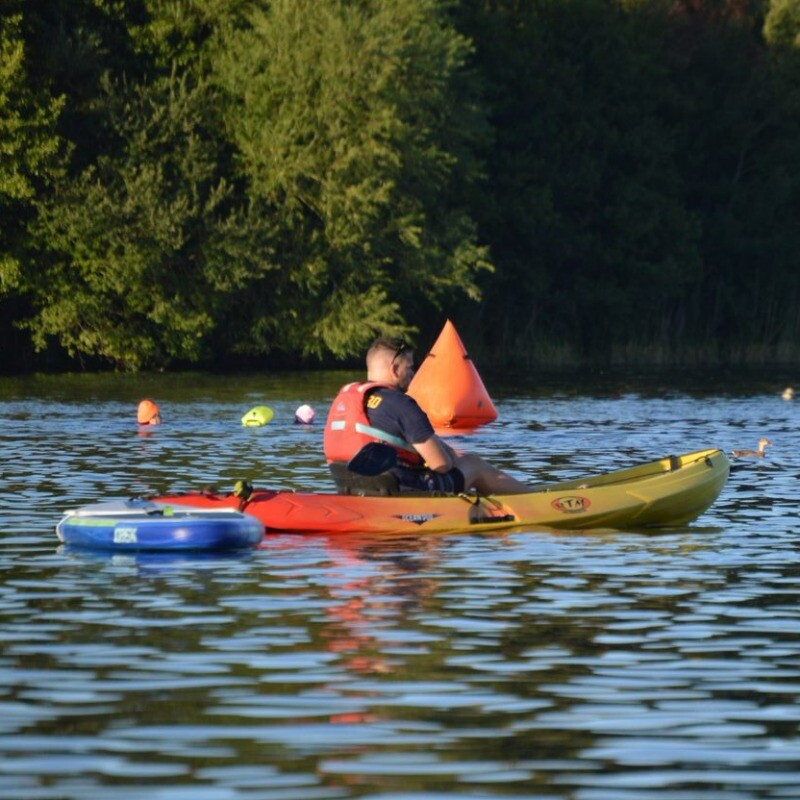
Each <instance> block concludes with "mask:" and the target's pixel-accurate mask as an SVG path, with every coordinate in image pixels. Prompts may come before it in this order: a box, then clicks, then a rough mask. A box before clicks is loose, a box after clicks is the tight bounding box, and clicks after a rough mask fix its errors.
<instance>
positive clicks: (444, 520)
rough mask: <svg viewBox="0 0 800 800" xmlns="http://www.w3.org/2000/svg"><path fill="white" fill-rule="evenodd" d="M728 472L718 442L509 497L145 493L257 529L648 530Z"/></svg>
mask: <svg viewBox="0 0 800 800" xmlns="http://www.w3.org/2000/svg"><path fill="white" fill-rule="evenodd" d="M729 472H730V462H729V461H728V458H727V456H726V455H725V453H723V452H722V451H721V450H716V449H713V450H699V451H697V452H693V453H687V454H685V455H679V456H667V457H666V458H662V459H659V460H657V461H652V462H649V463H647V464H642V465H639V466H635V467H631V468H628V469H622V470H617V471H615V472H609V473H605V474H601V475H596V476H589V477H583V478H576V479H574V480H568V481H561V482H557V483H544V484H540V485H538V486H532V487H531V491H530V492H529V493H526V494H518V495H496V496H488V497H483V496H478V495H475V494H463V495H432V494H406V493H401V494H398V495H391V496H380V497H375V496H371V497H369V496H368V497H365V496H360V495H348V494H310V493H302V492H291V491H275V490H269V489H254V490H253V491H252V493H250V494H249V496H248V497H247V498H246V499H245V498H243V497H241V496H237V495H235V494H233V493H231V494H224V495H223V494H217V493H215V492H211V491H206V492H196V493H184V494H174V495H167V496H163V497H158V498H154V499H156V500H158V501H159V502H166V503H170V504H172V505H180V504H185V505H190V506H195V507H202V508H210V509H225V508H228V509H236V510H238V511H241V512H243V513H245V514H250V515H252V516H254V517H256V518H257V519H258V520H260V521H261V522H262V523H263V525H264V526H265V528H266V530H267V532H271V531H274V532H285V533H404V532H405V533H407V532H414V533H420V532H425V533H452V532H459V531H468V530H505V529H510V528H519V527H525V528H567V529H587V528H613V529H626V528H627V529H630V528H636V529H638V528H649V527H658V526H668V525H681V524H684V523H686V522H690V521H691V520H693V519H696V518H697V517H698V516H700V514H702V513H703V512H704V511H705V510H706V509H707V508H708V507H709V506H710V505H711V504H712V503H713V502H714V500H716V498H717V497H718V496H719V493H720V492H721V491H722V488H723V486H724V485H725V481H726V480H727V479H728V474H729Z"/></svg>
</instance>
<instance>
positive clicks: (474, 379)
mask: <svg viewBox="0 0 800 800" xmlns="http://www.w3.org/2000/svg"><path fill="white" fill-rule="evenodd" d="M408 394H409V395H410V396H411V397H413V398H414V399H415V400H416V401H417V402H418V403H419V405H420V406H421V408H422V410H423V411H424V412H425V413H426V414H427V415H428V418H429V419H430V421H431V424H432V425H433V426H434V427H443V428H477V427H478V426H479V425H485V424H486V423H487V422H492V421H493V420H496V419H497V409H496V408H495V407H494V403H492V401H491V399H490V398H489V394H488V392H487V391H486V387H485V386H484V385H483V381H482V380H481V376H480V375H478V370H477V369H475V365H474V364H473V363H472V359H471V358H470V357H469V356H468V355H467V351H466V348H465V347H464V343H463V342H462V341H461V337H460V336H459V335H458V333H457V332H456V329H455V327H454V326H453V323H452V322H450V320H447V322H446V323H445V325H444V328H442V332H441V333H440V334H439V338H438V339H437V340H436V342H435V343H434V345H433V347H432V348H431V351H430V353H428V355H427V356H426V358H425V360H424V361H423V362H422V364H421V365H420V368H419V370H418V371H417V374H416V375H415V376H414V379H413V380H412V381H411V384H410V385H409V387H408Z"/></svg>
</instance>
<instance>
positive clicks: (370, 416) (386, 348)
mask: <svg viewBox="0 0 800 800" xmlns="http://www.w3.org/2000/svg"><path fill="white" fill-rule="evenodd" d="M413 375H414V351H413V350H412V349H411V347H410V346H409V345H408V344H407V343H406V342H404V341H403V340H401V339H390V338H384V337H381V338H379V339H376V340H375V341H374V342H373V343H372V345H371V346H370V348H369V350H368V351H367V380H366V382H365V383H350V384H347V385H346V386H343V387H342V389H341V390H340V391H339V394H338V395H337V396H336V398H335V399H334V401H333V404H332V405H331V410H330V412H329V414H328V421H327V423H326V424H325V434H324V447H325V457H326V458H327V460H328V463H329V464H332V463H343V462H349V461H350V459H351V458H353V456H355V455H356V454H357V453H359V452H360V451H361V450H362V448H363V447H364V446H365V445H367V444H369V443H371V442H381V443H384V444H386V445H389V446H391V447H392V448H394V449H395V451H396V463H395V464H394V466H391V469H390V471H391V472H392V474H393V475H394V476H395V477H396V478H397V482H398V486H399V488H400V489H405V490H411V491H430V492H447V493H453V494H458V493H460V492H463V491H466V490H468V489H472V488H474V489H476V490H477V491H478V492H480V493H481V494H523V493H525V492H530V491H531V487H530V486H527V485H526V484H524V483H521V482H520V481H518V480H516V479H515V478H512V477H511V476H510V475H508V474H506V473H505V472H501V471H500V470H498V469H495V468H494V467H492V466H491V465H490V464H488V463H487V462H486V461H484V460H483V459H482V458H481V457H480V456H476V455H474V454H472V453H461V452H459V451H456V450H453V448H452V447H450V446H449V445H447V444H445V442H443V441H442V440H441V439H440V438H439V436H437V435H436V433H435V432H434V430H433V426H432V425H431V423H430V420H429V419H428V416H427V414H426V413H425V412H424V411H423V410H422V409H421V408H420V407H419V405H418V404H417V402H416V400H414V399H413V398H412V397H409V396H408V395H407V394H406V390H407V389H408V385H409V384H410V383H411V378H412V377H413Z"/></svg>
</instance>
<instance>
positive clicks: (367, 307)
mask: <svg viewBox="0 0 800 800" xmlns="http://www.w3.org/2000/svg"><path fill="white" fill-rule="evenodd" d="M468 52H469V48H468V42H467V41H466V40H465V39H464V37H462V36H460V35H458V34H457V33H455V31H454V30H453V29H452V27H451V26H450V25H449V24H448V22H447V20H446V18H445V17H444V15H443V12H442V4H441V3H440V2H438V0H420V2H415V3H411V4H409V3H407V2H405V0H370V2H362V3H350V2H326V3H318V2H315V1H314V0H275V2H270V3H260V4H256V5H255V7H254V9H253V12H252V14H251V16H250V24H249V25H248V26H246V27H244V28H231V29H229V30H228V31H226V32H225V34H224V35H221V36H220V38H219V41H218V43H217V47H216V57H215V59H214V65H215V75H216V78H217V80H218V82H219V84H220V85H221V86H222V87H223V88H224V90H225V92H226V95H227V97H228V110H227V113H226V127H227V130H228V132H229V135H230V137H231V139H232V141H233V142H235V144H236V147H237V151H238V156H239V163H240V166H241V169H242V172H243V173H244V175H245V176H246V178H247V181H248V186H249V190H250V193H251V196H253V197H254V198H255V199H256V200H257V201H258V202H259V203H263V205H264V207H265V210H266V213H269V214H270V216H271V217H272V218H273V220H274V221H275V224H276V225H277V226H278V227H279V229H280V239H279V242H278V246H277V247H276V250H277V252H278V253H279V256H278V258H279V259H280V261H281V275H280V281H279V285H277V286H276V285H275V282H274V280H271V281H270V282H269V283H267V284H264V285H263V286H262V287H253V289H254V291H256V292H258V291H261V301H260V308H261V309H267V308H270V300H273V301H275V300H277V301H278V302H277V303H275V302H273V304H272V311H271V312H268V313H267V315H266V316H267V317H269V318H270V320H269V321H266V320H264V319H263V311H262V314H261V315H260V316H257V317H256V318H255V319H254V325H253V336H252V339H251V341H252V344H253V346H254V347H255V348H257V349H267V348H269V347H270V344H271V342H273V343H274V342H275V341H277V342H279V343H280V344H281V346H283V347H285V348H286V349H290V350H291V349H293V350H298V351H300V352H302V353H305V354H317V355H321V354H323V353H325V352H331V353H333V354H335V355H339V356H343V355H347V354H354V353H356V352H358V351H360V350H361V348H363V345H364V343H365V342H367V341H369V339H370V338H372V337H373V336H374V335H375V334H376V333H378V332H381V331H392V332H398V333H399V332H402V331H404V330H408V328H409V326H408V322H407V320H408V319H409V317H411V318H414V316H418V315H419V313H420V309H423V308H424V309H428V308H430V307H431V305H433V306H439V305H440V304H441V303H442V302H444V301H445V300H453V299H454V298H456V297H457V296H458V295H459V294H462V293H466V294H467V296H471V297H477V295H478V290H477V286H476V284H475V275H476V272H477V270H479V269H485V268H488V266H489V265H488V261H487V257H486V251H485V248H482V247H480V246H478V245H477V244H476V237H475V229H474V225H473V223H472V221H471V219H470V217H469V215H468V213H467V212H466V209H465V207H464V204H463V201H462V200H461V198H460V197H459V196H458V194H459V192H460V191H461V190H462V189H463V187H464V186H468V185H470V184H472V183H473V182H474V181H475V180H476V179H477V178H478V175H479V173H478V170H477V166H476V163H475V160H474V156H472V155H471V142H472V140H474V138H475V137H476V136H479V135H480V133H481V124H482V123H481V118H480V115H479V114H477V113H465V109H464V103H463V101H462V99H461V97H460V96H459V95H458V93H457V91H456V81H455V77H456V75H457V73H458V71H459V69H461V67H462V65H463V63H464V60H465V58H466V57H467V54H468ZM276 321H279V322H280V324H279V325H277V326H276V325H275V324H274V323H275V322H276Z"/></svg>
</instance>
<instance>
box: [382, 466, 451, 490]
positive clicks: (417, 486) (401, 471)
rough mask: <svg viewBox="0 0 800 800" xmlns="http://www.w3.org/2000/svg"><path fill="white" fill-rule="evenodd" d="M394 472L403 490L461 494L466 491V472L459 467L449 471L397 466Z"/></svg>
mask: <svg viewBox="0 0 800 800" xmlns="http://www.w3.org/2000/svg"><path fill="white" fill-rule="evenodd" d="M392 472H393V473H394V475H395V476H396V477H397V483H398V484H399V487H400V490H401V491H403V490H405V491H407V492H408V491H412V492H444V493H445V494H461V492H463V491H464V473H463V472H461V470H460V469H459V468H458V467H453V468H452V469H451V470H449V471H448V472H434V471H433V470H430V469H410V468H408V467H395V468H394V469H393V470H392Z"/></svg>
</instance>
